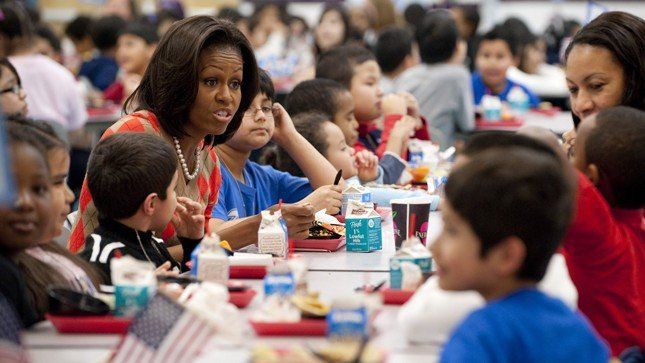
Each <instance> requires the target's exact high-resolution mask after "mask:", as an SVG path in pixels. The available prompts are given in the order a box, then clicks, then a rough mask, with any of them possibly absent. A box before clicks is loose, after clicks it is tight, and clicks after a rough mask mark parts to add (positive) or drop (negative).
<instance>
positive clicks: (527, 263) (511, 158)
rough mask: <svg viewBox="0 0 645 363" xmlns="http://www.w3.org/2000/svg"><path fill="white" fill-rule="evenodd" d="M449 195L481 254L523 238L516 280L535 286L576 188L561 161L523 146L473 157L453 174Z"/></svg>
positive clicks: (563, 227) (556, 242)
mask: <svg viewBox="0 0 645 363" xmlns="http://www.w3.org/2000/svg"><path fill="white" fill-rule="evenodd" d="M445 195H446V199H447V201H448V202H449V204H450V206H451V207H452V209H454V210H455V212H456V213H457V214H458V215H459V216H460V217H461V218H463V219H464V220H465V221H466V222H467V223H468V225H469V226H470V227H471V228H472V230H473V231H474V233H475V234H476V235H477V238H478V239H479V240H480V243H481V250H480V255H481V256H486V254H487V253H488V252H489V251H490V250H491V249H493V248H494V247H495V246H496V245H498V244H499V243H501V242H502V241H503V240H504V239H505V238H507V237H517V238H519V239H521V240H522V242H523V243H524V245H525V247H526V257H525V259H524V262H523V264H522V266H521V267H520V269H519V271H517V275H516V276H517V277H518V278H520V279H526V280H531V281H536V282H537V281H540V280H541V279H542V278H543V277H544V274H545V272H546V268H547V265H548V264H549V260H550V258H551V256H552V255H553V253H554V252H555V251H556V249H557V248H558V246H559V244H560V241H561V240H562V238H563V237H564V234H565V233H566V230H567V228H568V226H569V223H570V221H571V215H572V211H573V190H572V187H571V183H569V182H568V180H567V178H566V176H565V172H564V169H563V167H562V163H561V162H560V160H559V159H558V158H556V157H552V156H550V155H547V154H545V153H542V152H536V151H535V150H532V149H528V148H524V147H513V148H492V149H489V150H486V151H484V152H482V153H481V154H479V155H476V156H474V157H473V158H472V160H470V161H469V162H468V163H466V164H465V165H464V166H461V167H459V168H457V169H455V170H454V171H453V172H452V173H451V174H450V177H449V178H448V183H447V184H446V188H445ZM491 221H494V223H491Z"/></svg>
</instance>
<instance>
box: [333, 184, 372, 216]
mask: <svg viewBox="0 0 645 363" xmlns="http://www.w3.org/2000/svg"><path fill="white" fill-rule="evenodd" d="M350 200H355V201H357V202H363V203H365V202H371V201H372V192H370V190H369V188H366V187H364V186H362V185H360V184H351V185H349V186H348V187H347V188H345V190H343V206H342V209H341V211H340V213H341V214H342V215H345V214H346V213H347V203H348V202H349V201H350Z"/></svg>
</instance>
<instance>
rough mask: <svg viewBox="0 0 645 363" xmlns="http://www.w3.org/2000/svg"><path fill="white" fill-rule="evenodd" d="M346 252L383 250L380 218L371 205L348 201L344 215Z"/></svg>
mask: <svg viewBox="0 0 645 363" xmlns="http://www.w3.org/2000/svg"><path fill="white" fill-rule="evenodd" d="M345 240H346V243H347V247H346V248H347V252H372V251H378V250H381V249H382V248H383V243H382V240H381V216H380V215H379V214H378V213H376V211H375V210H374V204H373V203H361V202H357V201H355V200H350V201H349V203H348V207H347V214H346V215H345Z"/></svg>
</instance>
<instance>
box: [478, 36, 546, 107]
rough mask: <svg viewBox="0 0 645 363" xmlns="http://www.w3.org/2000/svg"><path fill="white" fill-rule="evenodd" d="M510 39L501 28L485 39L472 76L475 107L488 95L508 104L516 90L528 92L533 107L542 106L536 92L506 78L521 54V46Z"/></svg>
mask: <svg viewBox="0 0 645 363" xmlns="http://www.w3.org/2000/svg"><path fill="white" fill-rule="evenodd" d="M510 39H511V38H510V36H509V35H508V34H507V31H506V30H505V29H504V28H503V27H502V26H501V25H497V26H495V27H494V28H493V29H492V30H491V31H489V32H488V33H486V34H484V36H483V37H482V38H481V40H480V42H479V47H478V48H477V55H476V57H475V65H476V68H477V71H476V72H475V73H473V76H472V83H473V96H474V97H475V105H479V104H481V101H482V97H484V95H486V94H488V95H494V96H498V97H499V98H500V100H501V101H506V100H507V98H508V94H509V92H510V91H511V89H513V87H519V88H521V89H522V91H524V93H525V94H526V95H527V96H528V98H529V104H530V105H531V108H536V107H538V105H539V104H540V98H539V97H538V96H537V95H536V94H535V93H533V91H531V90H530V89H528V88H527V87H525V86H523V85H521V84H519V83H515V82H513V81H511V80H509V79H508V78H506V70H507V69H508V67H510V66H512V65H513V62H514V60H515V57H516V56H517V52H518V50H517V48H518V47H517V45H516V44H515V42H514V41H512V40H510Z"/></svg>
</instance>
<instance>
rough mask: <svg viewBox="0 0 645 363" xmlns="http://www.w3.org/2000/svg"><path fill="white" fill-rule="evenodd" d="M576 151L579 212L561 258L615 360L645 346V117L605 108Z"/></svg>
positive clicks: (584, 126)
mask: <svg viewBox="0 0 645 363" xmlns="http://www.w3.org/2000/svg"><path fill="white" fill-rule="evenodd" d="M577 145H578V146H577V155H576V158H575V162H574V164H575V166H576V168H577V169H578V170H579V171H580V173H579V175H578V192H577V193H578V194H577V213H576V217H575V219H574V222H573V223H572V225H571V227H570V228H569V231H568V233H567V236H566V237H565V239H564V241H563V252H564V255H565V258H566V260H567V266H568V268H569V273H570V275H571V279H572V280H573V283H574V284H575V285H576V288H577V289H578V294H579V300H578V307H579V309H580V310H581V311H582V312H583V313H584V314H585V315H587V317H588V318H589V320H591V322H592V323H593V325H594V327H595V328H596V330H597V331H598V333H600V335H601V336H602V337H603V338H605V339H606V340H607V341H608V343H609V345H610V346H611V350H612V353H613V354H614V355H616V356H617V355H619V354H620V353H621V352H622V351H623V350H624V349H625V348H628V347H630V346H634V345H637V346H640V347H643V346H645V218H644V217H643V206H644V205H645V189H644V188H643V186H644V185H645V173H644V172H643V171H644V170H645V149H644V146H645V112H643V111H639V110H636V109H633V108H629V107H622V106H621V107H614V108H610V109H607V110H604V111H602V112H600V113H599V114H598V115H597V116H595V117H592V118H589V119H587V120H585V121H584V122H582V123H581V124H580V126H579V128H578V138H577ZM583 174H584V175H583ZM594 185H595V186H594Z"/></svg>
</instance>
